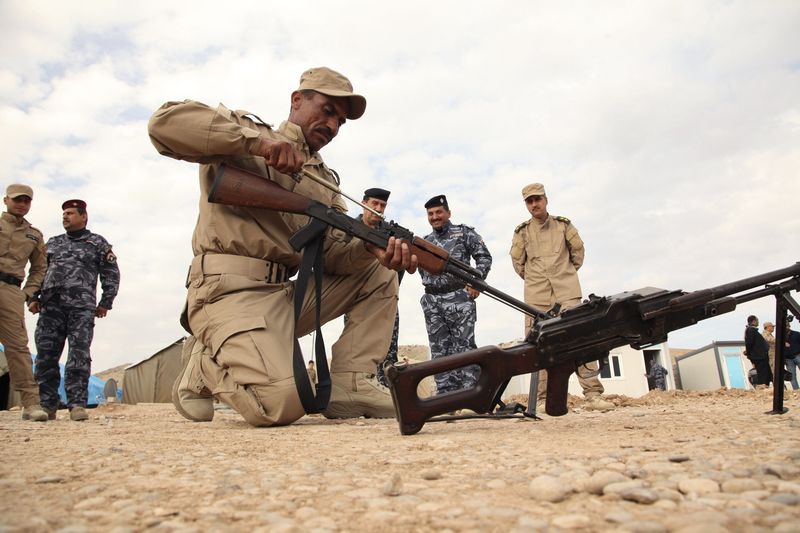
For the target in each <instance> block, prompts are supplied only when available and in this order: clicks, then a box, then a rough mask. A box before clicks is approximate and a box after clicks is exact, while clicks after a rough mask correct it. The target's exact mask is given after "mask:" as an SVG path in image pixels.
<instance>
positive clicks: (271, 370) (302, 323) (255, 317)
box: [188, 255, 398, 426]
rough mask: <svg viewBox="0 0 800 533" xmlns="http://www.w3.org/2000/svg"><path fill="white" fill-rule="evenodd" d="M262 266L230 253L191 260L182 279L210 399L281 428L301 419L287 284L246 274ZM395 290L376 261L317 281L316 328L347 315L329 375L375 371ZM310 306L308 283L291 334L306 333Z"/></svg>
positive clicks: (385, 345)
mask: <svg viewBox="0 0 800 533" xmlns="http://www.w3.org/2000/svg"><path fill="white" fill-rule="evenodd" d="M203 258H205V259H203ZM248 263H249V264H248ZM263 264H264V262H263V261H259V260H256V259H249V258H245V257H240V256H231V255H205V256H198V257H196V258H195V259H194V261H193V262H192V268H191V270H190V274H189V280H190V287H189V294H188V312H189V324H190V326H191V328H192V332H193V333H194V335H195V336H196V337H197V338H198V339H199V340H200V342H202V343H203V344H204V345H205V346H206V349H205V351H204V352H203V355H202V357H201V365H200V366H201V373H202V376H203V381H204V383H205V384H206V386H207V387H208V388H209V389H210V390H211V392H212V393H213V394H214V396H216V397H217V398H219V399H220V400H221V401H223V402H225V403H226V404H228V405H230V406H231V407H233V408H234V409H236V411H238V412H239V414H241V415H242V416H243V417H244V419H245V420H247V422H248V423H250V424H251V425H254V426H272V425H284V424H290V423H292V422H294V421H295V420H297V419H299V418H300V417H301V416H303V414H304V410H303V406H302V404H301V403H300V398H299V396H298V393H297V390H296V387H295V382H294V372H293V368H292V352H293V346H294V339H295V336H294V330H295V328H294V303H293V297H294V282H287V283H281V284H272V283H267V282H265V281H264V277H265V276H263V275H262V274H260V273H256V274H255V275H253V272H254V271H257V270H258V269H259V265H263ZM248 271H249V272H250V273H249V274H248ZM220 272H225V273H224V274H221V273H220ZM233 272H236V273H233ZM397 289H398V286H397V275H396V274H395V273H394V272H393V271H391V270H388V269H386V268H384V267H383V266H381V265H380V264H379V263H378V262H377V261H375V262H374V263H372V264H371V265H370V267H369V268H367V269H365V270H363V271H361V272H359V273H356V274H352V275H344V276H333V275H325V276H323V280H322V308H321V323H323V324H324V323H326V322H328V321H330V320H332V319H334V318H336V317H339V316H341V315H343V314H345V313H348V314H349V319H348V320H347V324H346V325H345V327H344V330H343V331H342V335H341V336H340V337H339V340H338V341H336V343H334V345H333V348H332V362H331V372H367V373H374V372H375V367H376V365H377V363H378V362H379V361H380V360H382V359H383V357H384V355H386V351H387V350H388V349H389V342H390V340H391V338H392V328H393V327H394V317H395V314H396V313H397ZM315 308H316V298H315V294H314V281H313V279H311V280H309V287H308V290H307V292H306V295H305V298H304V300H303V306H302V310H301V314H300V319H299V322H298V327H297V333H298V335H299V336H302V335H306V334H308V333H310V332H311V331H313V329H314V327H315Z"/></svg>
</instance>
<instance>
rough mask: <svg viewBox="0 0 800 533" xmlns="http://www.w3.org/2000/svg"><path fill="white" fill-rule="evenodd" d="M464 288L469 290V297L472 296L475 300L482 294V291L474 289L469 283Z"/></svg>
mask: <svg viewBox="0 0 800 533" xmlns="http://www.w3.org/2000/svg"><path fill="white" fill-rule="evenodd" d="M464 290H465V291H467V294H469V297H470V298H472V299H473V300H474V299H475V298H477V297H478V296H480V295H481V291H479V290H477V289H473V288H472V287H470V286H469V285H467V286H465V287H464Z"/></svg>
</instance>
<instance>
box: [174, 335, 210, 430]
mask: <svg viewBox="0 0 800 533" xmlns="http://www.w3.org/2000/svg"><path fill="white" fill-rule="evenodd" d="M203 349H204V346H203V345H202V344H200V343H199V342H197V339H195V338H194V337H188V338H187V339H186V342H185V343H184V345H183V350H182V351H181V362H182V363H183V368H182V369H181V372H180V374H178V377H177V379H175V384H174V385H173V386H172V404H173V405H174V406H175V409H176V410H177V411H178V412H179V413H180V414H181V415H183V417H184V418H187V419H189V420H191V421H193V422H211V420H213V419H214V399H213V396H212V395H211V392H210V391H209V390H208V388H206V385H205V383H203V375H202V373H201V372H200V358H201V357H202V355H203Z"/></svg>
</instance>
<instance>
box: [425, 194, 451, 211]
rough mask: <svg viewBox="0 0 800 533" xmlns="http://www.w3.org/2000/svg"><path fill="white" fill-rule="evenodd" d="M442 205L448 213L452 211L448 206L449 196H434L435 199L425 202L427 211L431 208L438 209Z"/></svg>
mask: <svg viewBox="0 0 800 533" xmlns="http://www.w3.org/2000/svg"><path fill="white" fill-rule="evenodd" d="M440 205H441V206H443V207H444V208H445V209H447V210H448V211H449V210H450V208H449V207H448V206H447V196H445V195H444V194H440V195H438V196H434V197H433V198H431V199H430V200H428V201H427V202H425V209H430V208H431V207H438V206H440Z"/></svg>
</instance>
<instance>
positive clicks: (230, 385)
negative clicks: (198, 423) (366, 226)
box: [204, 317, 304, 426]
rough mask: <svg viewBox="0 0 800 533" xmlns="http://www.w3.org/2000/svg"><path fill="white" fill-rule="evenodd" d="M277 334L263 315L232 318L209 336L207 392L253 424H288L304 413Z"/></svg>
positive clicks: (287, 358) (282, 341)
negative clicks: (269, 327)
mask: <svg viewBox="0 0 800 533" xmlns="http://www.w3.org/2000/svg"><path fill="white" fill-rule="evenodd" d="M283 337H285V335H283V334H282V332H275V334H274V335H273V334H272V333H271V332H270V331H269V330H268V328H267V325H266V323H265V321H264V319H263V317H247V318H241V319H234V320H232V321H230V322H228V323H226V324H224V325H223V326H220V327H218V328H217V329H216V330H215V331H214V333H213V334H212V335H211V349H212V356H211V359H210V361H209V362H210V364H209V365H208V366H209V369H208V370H209V371H210V372H211V373H214V374H216V375H215V376H214V378H215V379H211V380H210V381H213V382H214V386H213V389H212V392H213V393H214V395H215V396H216V397H217V398H219V399H220V400H221V401H223V402H225V403H227V404H228V405H230V406H231V407H233V408H234V409H235V410H236V411H237V412H238V413H239V414H241V415H242V416H243V417H244V419H245V420H246V421H247V422H248V423H250V424H252V425H254V426H273V425H283V424H290V423H291V422H294V421H295V420H297V419H298V418H300V417H301V416H303V414H304V411H303V407H302V405H301V404H300V399H299V396H298V394H297V390H296V388H295V383H294V377H293V372H292V368H291V351H289V352H287V351H286V348H284V347H283V345H285V344H286V339H284V338H283ZM289 345H290V346H291V344H289ZM284 355H285V357H284ZM279 356H280V357H279ZM205 370H206V368H205V365H204V373H205Z"/></svg>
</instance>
